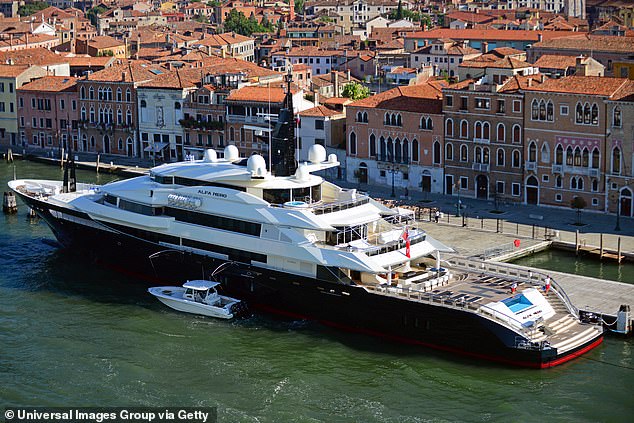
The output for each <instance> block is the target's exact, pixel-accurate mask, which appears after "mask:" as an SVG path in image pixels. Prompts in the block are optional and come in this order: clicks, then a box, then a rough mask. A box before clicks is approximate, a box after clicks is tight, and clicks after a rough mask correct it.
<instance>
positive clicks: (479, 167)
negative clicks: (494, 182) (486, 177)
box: [471, 163, 489, 172]
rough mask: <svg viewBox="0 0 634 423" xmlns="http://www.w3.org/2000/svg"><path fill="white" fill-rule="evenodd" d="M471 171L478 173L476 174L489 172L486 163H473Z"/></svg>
mask: <svg viewBox="0 0 634 423" xmlns="http://www.w3.org/2000/svg"><path fill="white" fill-rule="evenodd" d="M471 169H473V170H475V171H478V172H488V171H489V164H488V163H473V164H472V165H471Z"/></svg>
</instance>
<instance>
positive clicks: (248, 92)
mask: <svg viewBox="0 0 634 423" xmlns="http://www.w3.org/2000/svg"><path fill="white" fill-rule="evenodd" d="M285 95H286V94H285V93H284V89H283V88H281V87H271V88H269V87H242V88H240V89H237V90H234V91H232V92H231V94H229V96H228V97H227V98H226V99H225V100H226V101H249V102H251V101H253V102H258V103H268V102H269V101H270V102H271V103H278V104H279V103H283V102H284V97H285Z"/></svg>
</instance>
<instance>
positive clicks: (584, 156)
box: [581, 147, 590, 167]
mask: <svg viewBox="0 0 634 423" xmlns="http://www.w3.org/2000/svg"><path fill="white" fill-rule="evenodd" d="M589 164H590V152H589V151H588V149H587V148H586V147H583V151H582V152H581V166H583V167H588V165H589Z"/></svg>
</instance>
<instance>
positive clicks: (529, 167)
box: [525, 162, 537, 172]
mask: <svg viewBox="0 0 634 423" xmlns="http://www.w3.org/2000/svg"><path fill="white" fill-rule="evenodd" d="M525 167H526V170H528V171H532V172H536V171H537V162H526V164H525Z"/></svg>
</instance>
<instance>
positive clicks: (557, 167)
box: [553, 164, 564, 173]
mask: <svg viewBox="0 0 634 423" xmlns="http://www.w3.org/2000/svg"><path fill="white" fill-rule="evenodd" d="M553 173H564V166H563V165H557V164H556V165H553Z"/></svg>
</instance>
